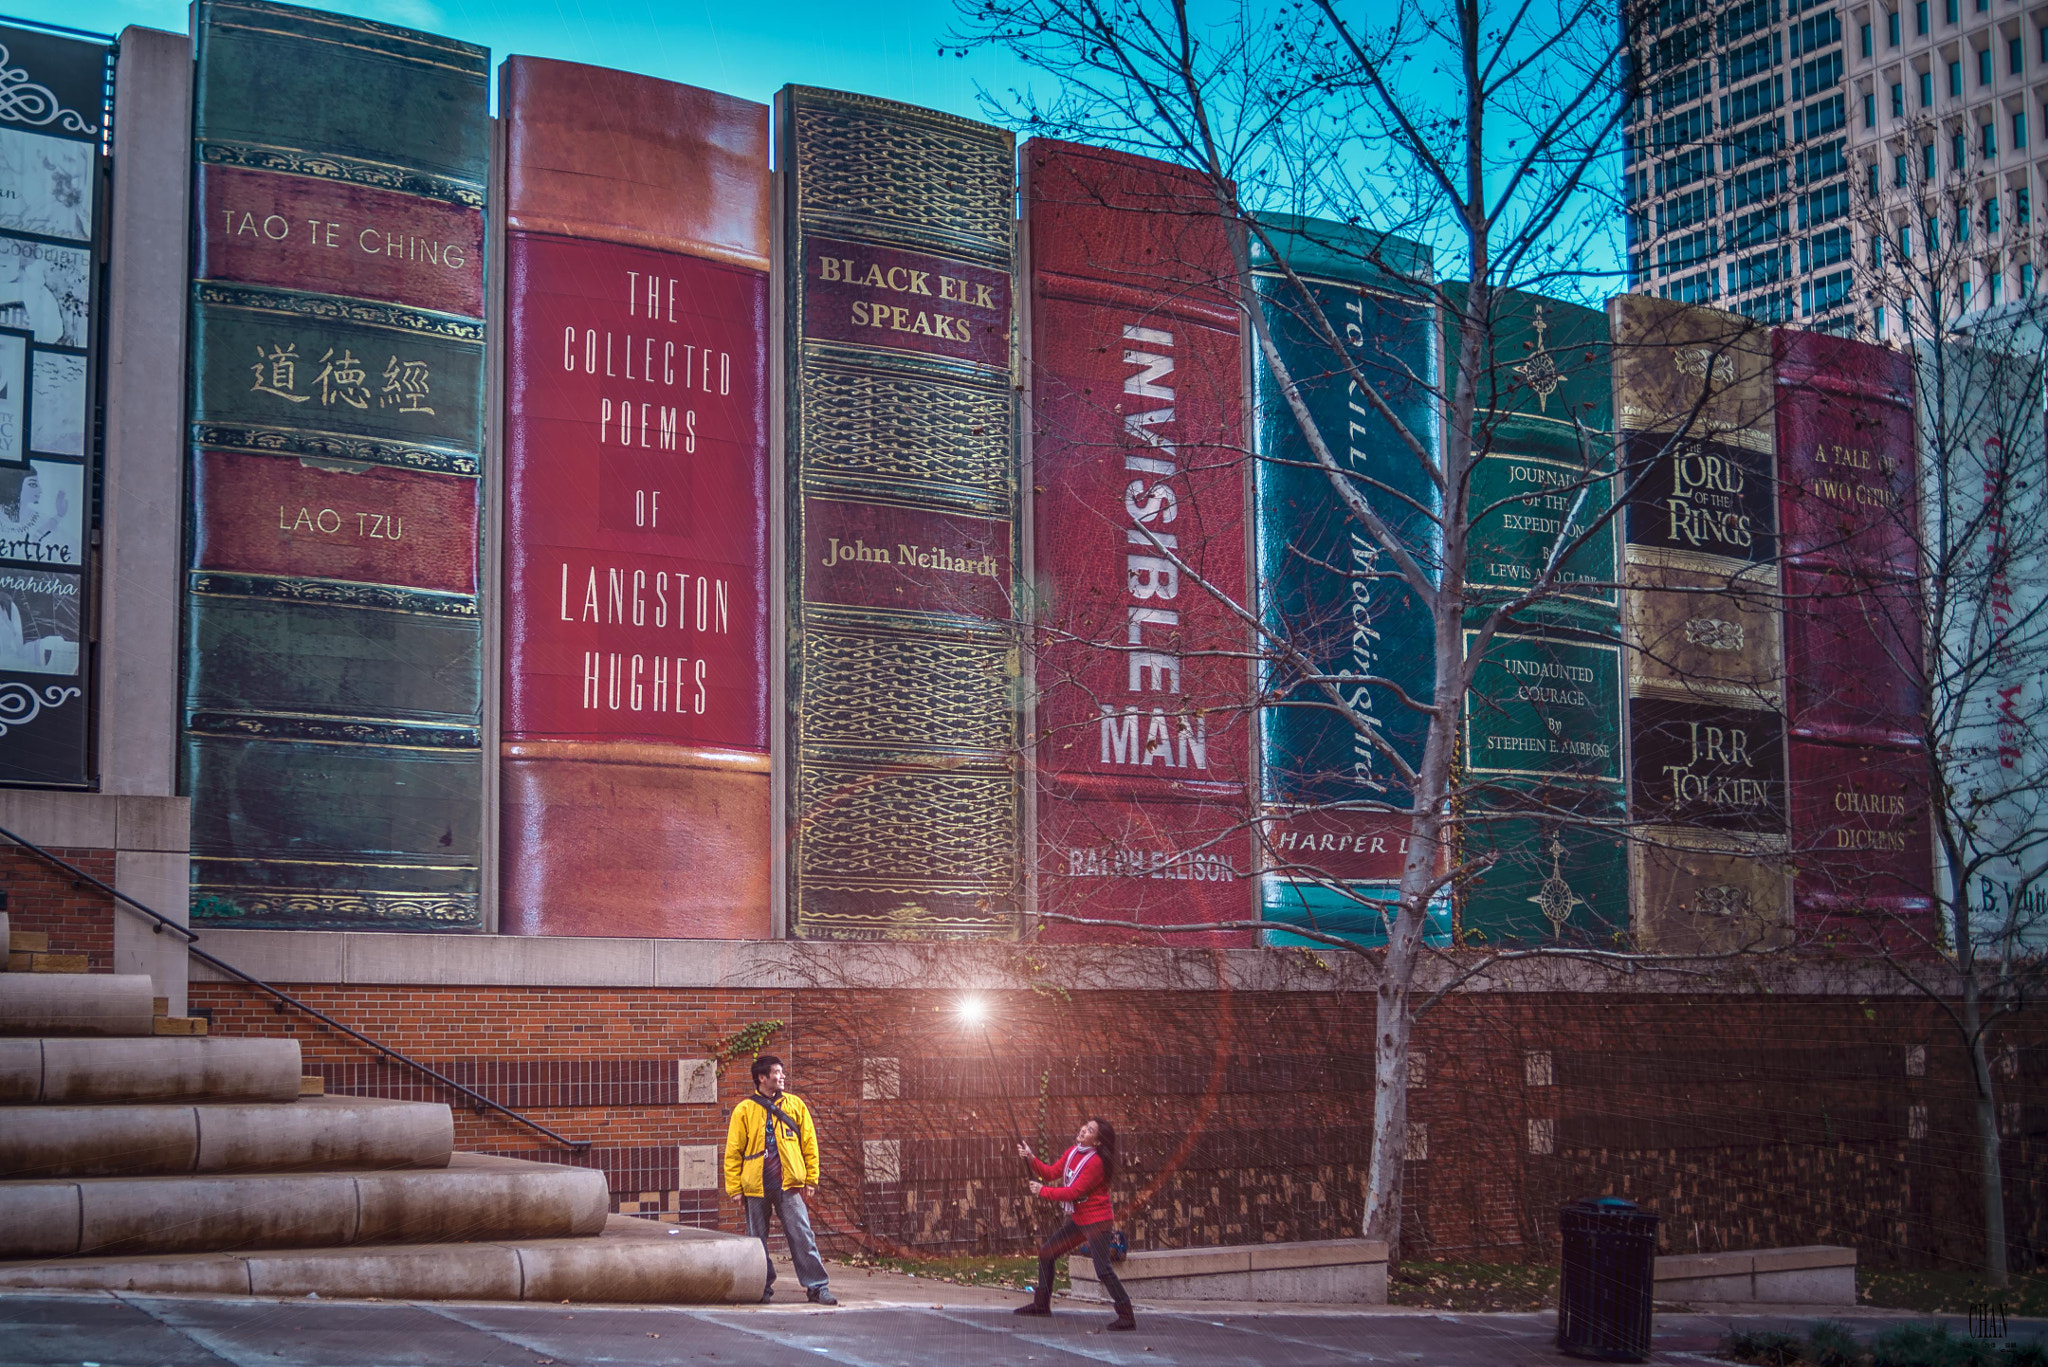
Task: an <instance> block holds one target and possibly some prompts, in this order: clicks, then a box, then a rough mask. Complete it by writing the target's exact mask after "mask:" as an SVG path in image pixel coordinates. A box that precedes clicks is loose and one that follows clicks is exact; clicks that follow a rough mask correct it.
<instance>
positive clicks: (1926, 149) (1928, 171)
mask: <svg viewBox="0 0 2048 1367" xmlns="http://www.w3.org/2000/svg"><path fill="white" fill-rule="evenodd" d="M1920 178H1921V179H1922V180H1933V179H1934V144H1933V143H1931V142H1930V143H1926V144H1923V145H1922V146H1921V148H1920Z"/></svg>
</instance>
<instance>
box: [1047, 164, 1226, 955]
mask: <svg viewBox="0 0 2048 1367" xmlns="http://www.w3.org/2000/svg"><path fill="white" fill-rule="evenodd" d="M1023 157H1024V166H1025V177H1026V180H1025V202H1026V209H1025V212H1026V214H1027V216H1028V219H1027V221H1028V224H1029V233H1030V244H1031V266H1032V274H1031V290H1032V294H1031V308H1032V315H1031V339H1032V368H1031V384H1032V412H1031V422H1032V433H1033V437H1032V465H1031V478H1030V483H1031V485H1032V487H1033V490H1034V496H1035V507H1034V513H1033V518H1032V528H1033V534H1034V537H1035V547H1036V555H1037V561H1036V566H1037V577H1038V580H1039V582H1040V583H1041V584H1042V585H1044V586H1045V591H1046V602H1045V604H1044V607H1043V610H1042V612H1041V615H1040V621H1039V626H1040V635H1039V641H1040V645H1039V650H1038V656H1037V683H1038V698H1039V702H1038V712H1037V723H1038V736H1037V747H1036V748H1037V767H1038V786H1037V792H1038V844H1037V864H1038V874H1039V880H1038V884H1039V907H1040V910H1041V912H1054V913H1062V914H1066V915H1071V916H1080V917H1089V918H1098V919H1107V920H1127V921H1139V922H1143V923H1146V924H1148V925H1156V926H1159V927H1161V928H1162V929H1165V928H1170V927H1172V926H1174V925H1176V924H1193V923H1202V922H1214V921H1224V920H1245V919H1248V918H1249V917H1251V916H1252V914H1253V907H1254V896H1253V888H1252V884H1251V882H1250V881H1249V877H1248V875H1249V873H1250V871H1251V841H1250V836H1249V831H1248V826H1249V817H1250V790H1249V785H1248V783H1247V778H1248V773H1247V770H1248V766H1249V750H1250V741H1249V737H1248V732H1247V728H1246V724H1245V711H1244V703H1245V699H1246V694H1247V684H1248V674H1247V669H1246V664H1245V660H1244V652H1245V651H1246V650H1247V648H1248V646H1249V644H1250V642H1249V640H1248V637H1247V634H1246V631H1245V629H1244V627H1243V626H1242V624H1241V622H1240V621H1239V619H1238V618H1237V617H1236V616H1235V615H1234V614H1233V613H1231V612H1230V611H1229V610H1228V609H1227V608H1226V607H1225V606H1224V604H1223V603H1222V602H1220V601H1219V600H1218V598H1217V597H1216V595H1215V593H1212V592H1211V591H1210V589H1209V588H1205V587H1204V585H1205V584H1207V585H1211V586H1214V588H1215V589H1216V590H1220V591H1221V592H1222V593H1224V594H1227V595H1229V596H1230V597H1231V598H1233V599H1235V601H1236V602H1238V603H1240V604H1244V603H1249V602H1250V601H1251V599H1250V589H1249V583H1248V568H1247V566H1248V557H1247V552H1246V507H1247V500H1246V493H1245V489H1246V477H1245V460H1244V454H1243V446H1244V439H1243V435H1242V433H1243V420H1244V409H1243V397H1242V396H1243V369H1242V366H1243V362H1242V359H1241V341H1240V335H1239V328H1238V315H1237V310H1236V308H1235V306H1234V305H1233V304H1232V302H1231V301H1230V299H1229V298H1228V296H1227V295H1225V294H1223V293H1222V292H1221V291H1220V290H1219V289H1218V284H1219V282H1224V281H1227V280H1228V279H1229V277H1230V273H1231V272H1232V271H1233V269H1234V267H1233V265H1232V253H1231V248H1230V241H1229V238H1228V236H1227V230H1226V228H1225V226H1224V224H1223V222H1222V221H1221V220H1219V219H1217V218H1215V217H1212V216H1211V215H1210V213H1209V212H1208V205H1209V201H1208V195H1207V191H1206V190H1205V189H1204V188H1203V187H1202V185H1201V184H1200V183H1199V181H1197V180H1196V179H1195V178H1193V177H1191V176H1189V175H1187V174H1186V173H1185V172H1182V171H1179V170H1178V169H1176V168H1173V167H1169V166H1166V165H1163V164H1161V163H1157V162H1152V161H1148V160H1145V159H1142V158H1137V157H1130V156H1125V155H1121V154H1117V153H1111V152H1105V151H1102V150H1100V149H1096V148H1085V147H1078V146H1074V145H1071V144H1064V143H1055V142H1046V141H1034V142H1030V143H1027V144H1025V147H1024V149H1023ZM1045 934H1046V937H1047V938H1048V939H1056V940H1096V941H1099V940H1117V939H1130V938H1133V937H1134V934H1136V933H1133V932H1112V931H1105V930H1101V929H1094V930H1091V929H1088V928H1085V927H1074V926H1063V925H1062V924H1060V923H1058V922H1054V923H1050V924H1048V926H1047V928H1046V932H1045ZM1196 942H1200V943H1209V944H1218V945H1246V944H1250V943H1252V942H1253V936H1252V934H1251V932H1249V931H1231V932H1205V933H1202V934H1201V935H1200V936H1199V940H1198V941H1196Z"/></svg>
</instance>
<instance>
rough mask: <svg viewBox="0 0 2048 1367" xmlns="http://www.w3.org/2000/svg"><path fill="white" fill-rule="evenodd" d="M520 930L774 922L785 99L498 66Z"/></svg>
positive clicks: (512, 914) (540, 67) (679, 931)
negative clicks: (776, 378) (772, 550)
mask: <svg viewBox="0 0 2048 1367" xmlns="http://www.w3.org/2000/svg"><path fill="white" fill-rule="evenodd" d="M503 88H504V90H505V92H506V95H505V104H506V109H507V121H508V128H509V138H508V146H509V151H508V158H507V159H508V163H509V174H508V194H507V231H506V248H505V250H506V312H507V314H508V316H509V319H510V323H509V327H508V334H509V338H510V340H509V343H508V347H507V354H506V373H507V383H506V386H505V391H506V411H505V445H506V526H505V567H504V573H505V583H506V592H505V603H506V610H505V705H504V735H503V754H502V772H503V775H504V780H505V782H504V826H505V837H504V841H503V851H504V852H503V856H502V858H503V870H504V880H503V894H502V912H501V917H500V920H501V924H502V926H503V928H504V929H505V930H506V931H508V932H512V933H524V934H555V935H603V936H663V937H691V938H751V937H761V936H765V935H766V934H767V933H768V929H769V923H768V807H769V797H768V735H767V726H768V722H767V715H766V698H767V694H768V673H767V668H768V663H767V662H768V646H767V641H768V607H767V604H768V587H767V573H768V571H767V560H766V546H767V539H768V529H767V507H768V499H767V469H768V449H767V448H768V421H767V406H766V405H767V367H768V348H767V313H768V277H767V270H766V265H767V241H766V237H767V233H766V218H767V202H766V183H767V155H766V151H767V110H766V109H765V107H763V106H760V105H755V104H749V103H747V102H745V101H741V100H734V99H729V98H728V97H725V96H721V95H714V94H711V93H710V92H706V91H700V90H692V89H690V88H689V87H685V86H677V85H673V84H671V83H669V82H665V81H655V80H651V79H648V78H644V77H638V76H631V75H627V74H625V73H622V72H615V71H602V70H599V69H597V68H592V67H584V66H577V65H574V64H571V63H565V62H551V61H544V60H539V59H535V58H526V57H515V58H512V59H511V60H510V61H508V62H507V63H506V65H505V69H504V84H503Z"/></svg>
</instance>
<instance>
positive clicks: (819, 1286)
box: [725, 1054, 839, 1305]
mask: <svg viewBox="0 0 2048 1367" xmlns="http://www.w3.org/2000/svg"><path fill="white" fill-rule="evenodd" d="M753 1072H754V1090H753V1093H752V1094H751V1095H749V1096H747V1097H745V1098H744V1099H742V1100H741V1101H740V1104H739V1105H737V1106H735V1107H733V1108H732V1124H731V1125H730V1126H729V1127H727V1129H726V1132H725V1191H726V1195H728V1196H737V1197H739V1198H740V1204H741V1205H742V1206H744V1207H745V1208H746V1212H747V1233H748V1234H750V1235H752V1236H754V1237H755V1238H758V1239H759V1240H760V1241H761V1246H762V1248H764V1249H765V1248H767V1246H768V1214H769V1212H770V1211H773V1212H774V1213H775V1216H776V1218H777V1219H779V1220H781V1221H782V1233H783V1236H784V1237H785V1238H787V1239H788V1240H789V1257H790V1261H792V1262H794V1263H795V1264H796V1278H797V1280H798V1281H800V1282H802V1283H803V1287H804V1293H805V1294H806V1295H807V1296H809V1297H810V1298H811V1300H813V1301H815V1302H816V1303H817V1304H819V1305H837V1304H839V1299H838V1298H837V1297H836V1296H834V1295H833V1294H832V1292H831V1291H830V1290H829V1289H828V1288H827V1287H826V1284H825V1264H824V1261H823V1260H822V1259H820V1258H819V1257H818V1240H817V1238H816V1236H815V1235H813V1234H812V1233H811V1213H810V1211H809V1210H808V1209H806V1208H805V1206H804V1197H806V1196H815V1195H817V1194H818V1131H817V1127H816V1126H814V1125H812V1124H811V1110H810V1107H808V1106H806V1105H804V1103H803V1101H802V1100H801V1099H799V1098H798V1097H797V1096H796V1095H794V1094H793V1093H790V1092H785V1091H783V1090H782V1082H783V1077H784V1073H783V1068H782V1060H781V1059H779V1058H777V1057H775V1056H774V1055H773V1054H763V1055H761V1057H759V1058H757V1059H755V1060H754V1069H753ZM761 1299H762V1300H764V1301H769V1300H773V1299H775V1262H774V1260H773V1258H771V1259H770V1260H769V1263H768V1285H767V1286H766V1287H764V1288H762V1291H761Z"/></svg>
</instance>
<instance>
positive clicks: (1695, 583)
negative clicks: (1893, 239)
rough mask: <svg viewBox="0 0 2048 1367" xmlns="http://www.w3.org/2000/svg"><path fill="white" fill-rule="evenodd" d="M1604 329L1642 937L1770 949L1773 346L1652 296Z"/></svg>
mask: <svg viewBox="0 0 2048 1367" xmlns="http://www.w3.org/2000/svg"><path fill="white" fill-rule="evenodd" d="M1608 321H1609V324H1610V328H1611V332H1612V338H1613V347H1614V396H1615V398H1614V409H1615V413H1614V416H1615V427H1616V429H1617V437H1618V440H1619V443H1620V446H1621V479H1622V481H1623V493H1624V497H1625V501H1626V502H1625V507H1624V509H1623V539H1624V542H1625V545H1626V564H1625V565H1624V567H1623V575H1622V578H1623V583H1624V589H1623V592H1622V628H1623V633H1624V639H1625V641H1626V643H1627V647H1628V658H1627V669H1628V683H1627V691H1628V726H1629V764H1630V771H1629V817H1630V820H1631V822H1632V823H1633V827H1632V836H1633V839H1632V843H1631V846H1630V860H1631V876H1630V884H1631V893H1632V896H1633V898H1634V901H1635V916H1634V925H1635V930H1636V933H1637V935H1638V936H1639V937H1640V938H1641V940H1642V942H1643V943H1645V944H1648V945H1654V946H1656V947H1659V948H1662V949H1667V950H1673V951H1681V952H1682V951H1687V950H1694V949H1713V948H1733V947H1738V946H1743V945H1753V944H1759V943H1764V942H1766V941H1769V940H1771V939H1773V938H1775V937H1778V936H1779V935H1781V934H1782V931H1783V929H1784V924H1785V917H1786V913H1787V911H1788V907H1787V905H1786V863H1785V855H1786V842H1787V835H1786V822H1787V806H1786V792H1785V722H1784V715H1783V711H1782V708H1783V699H1784V648H1783V633H1782V611H1781V604H1780V598H1779V574H1778V570H1779V567H1778V562H1777V546H1778V537H1777V521H1778V519H1777V513H1778V497H1777V483H1776V477H1777V466H1776V448H1777V443H1776V440H1775V436H1776V424H1775V421H1774V418H1773V413H1772V405H1773V401H1774V399H1775V397H1776V396H1775V395H1774V393H1773V392H1772V384H1771V351H1770V337H1769V334H1768V333H1767V332H1766V331H1765V330H1764V329H1762V328H1760V327H1758V326H1756V325H1755V324H1753V323H1751V322H1750V321H1749V320H1747V319H1745V318H1740V317H1737V316H1736V315H1734V314H1728V313H1721V312H1718V311H1715V310H1712V309H1701V308H1689V307H1686V306H1684V305H1680V304H1674V303H1669V302H1666V301H1663V300H1657V299H1651V298H1648V297H1645V296H1642V295H1627V296H1624V297H1622V298H1619V299H1616V300H1614V301H1612V302H1611V303H1610V304H1609V305H1608Z"/></svg>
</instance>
